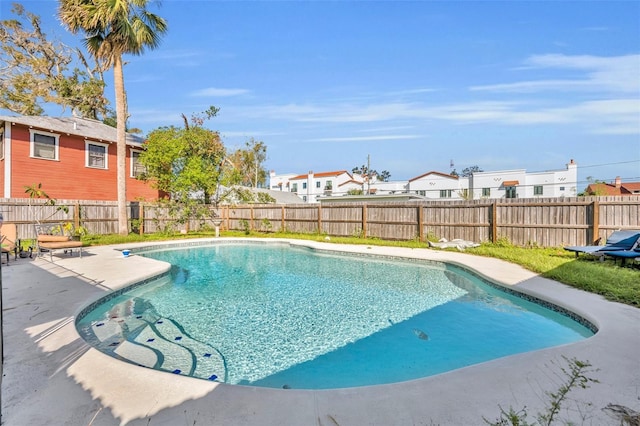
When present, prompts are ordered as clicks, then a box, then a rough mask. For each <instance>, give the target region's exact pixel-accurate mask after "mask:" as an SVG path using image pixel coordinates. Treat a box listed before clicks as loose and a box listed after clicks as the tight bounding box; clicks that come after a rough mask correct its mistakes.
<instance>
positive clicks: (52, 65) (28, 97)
mask: <svg viewBox="0 0 640 426" xmlns="http://www.w3.org/2000/svg"><path fill="white" fill-rule="evenodd" d="M11 12H12V13H13V14H14V15H15V19H7V20H2V21H0V108H5V109H8V110H10V111H13V112H16V113H18V114H22V115H40V114H42V113H43V112H44V109H43V107H42V104H43V103H53V104H57V105H61V106H62V107H63V108H67V107H68V108H71V110H72V111H73V113H74V114H77V115H79V116H82V117H87V118H94V119H97V118H98V117H99V116H104V115H105V114H106V112H107V107H108V104H109V101H108V100H107V99H106V98H105V97H104V81H103V79H102V72H101V69H100V67H99V65H98V63H97V62H96V63H95V64H93V65H92V66H89V61H87V60H86V58H85V57H84V55H83V53H82V51H81V50H80V49H72V48H71V47H69V46H67V45H65V44H64V43H62V42H60V41H58V40H55V39H54V40H51V39H48V38H47V35H46V34H45V33H44V32H43V31H42V28H41V26H40V17H39V16H37V15H35V14H33V13H30V12H28V11H26V10H25V8H24V7H23V6H22V5H20V4H17V3H14V5H13V7H12V9H11Z"/></svg>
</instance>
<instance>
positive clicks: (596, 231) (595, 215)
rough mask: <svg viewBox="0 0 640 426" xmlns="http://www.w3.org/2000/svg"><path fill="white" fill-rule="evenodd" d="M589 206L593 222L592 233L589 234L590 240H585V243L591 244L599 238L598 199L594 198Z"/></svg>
mask: <svg viewBox="0 0 640 426" xmlns="http://www.w3.org/2000/svg"><path fill="white" fill-rule="evenodd" d="M591 206H592V207H591V208H592V209H593V216H592V217H593V223H592V224H591V229H592V232H593V235H592V236H591V237H592V238H591V241H587V244H591V243H592V242H593V241H595V240H597V239H598V238H600V235H598V234H600V203H599V202H598V200H595V201H594V202H593V203H592V204H591Z"/></svg>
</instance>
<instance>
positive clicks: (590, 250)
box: [564, 230, 640, 257]
mask: <svg viewBox="0 0 640 426" xmlns="http://www.w3.org/2000/svg"><path fill="white" fill-rule="evenodd" d="M639 243H640V230H624V231H614V232H613V233H612V234H611V235H609V238H607V243H606V244H605V245H603V246H600V245H592V246H570V247H565V248H564V249H565V250H568V251H572V252H575V254H576V257H578V255H579V254H580V253H585V254H589V255H592V256H598V257H604V252H606V251H609V252H613V251H624V250H633V249H634V248H636V247H637V246H638V244H639Z"/></svg>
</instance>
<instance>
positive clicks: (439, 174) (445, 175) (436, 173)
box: [409, 171, 458, 182]
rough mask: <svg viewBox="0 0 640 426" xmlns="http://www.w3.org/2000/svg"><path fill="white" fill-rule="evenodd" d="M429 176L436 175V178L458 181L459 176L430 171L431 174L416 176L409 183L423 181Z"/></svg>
mask: <svg viewBox="0 0 640 426" xmlns="http://www.w3.org/2000/svg"><path fill="white" fill-rule="evenodd" d="M429 175H436V176H440V177H445V178H451V179H458V176H456V175H448V174H446V173H440V172H435V171H430V172H427V173H425V174H423V175H420V176H416V177H414V178H411V179H409V182H413V181H414V180H418V179H422V178H423V177H426V176H429Z"/></svg>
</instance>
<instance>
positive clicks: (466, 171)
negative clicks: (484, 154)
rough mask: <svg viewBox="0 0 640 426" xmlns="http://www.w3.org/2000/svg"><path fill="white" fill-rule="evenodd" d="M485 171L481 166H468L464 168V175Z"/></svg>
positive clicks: (468, 175) (469, 175)
mask: <svg viewBox="0 0 640 426" xmlns="http://www.w3.org/2000/svg"><path fill="white" fill-rule="evenodd" d="M483 171H484V170H482V169H481V168H480V167H479V166H470V167H466V168H464V169H462V177H471V175H472V174H474V173H480V172H483Z"/></svg>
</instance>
